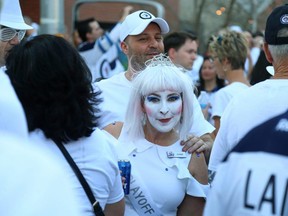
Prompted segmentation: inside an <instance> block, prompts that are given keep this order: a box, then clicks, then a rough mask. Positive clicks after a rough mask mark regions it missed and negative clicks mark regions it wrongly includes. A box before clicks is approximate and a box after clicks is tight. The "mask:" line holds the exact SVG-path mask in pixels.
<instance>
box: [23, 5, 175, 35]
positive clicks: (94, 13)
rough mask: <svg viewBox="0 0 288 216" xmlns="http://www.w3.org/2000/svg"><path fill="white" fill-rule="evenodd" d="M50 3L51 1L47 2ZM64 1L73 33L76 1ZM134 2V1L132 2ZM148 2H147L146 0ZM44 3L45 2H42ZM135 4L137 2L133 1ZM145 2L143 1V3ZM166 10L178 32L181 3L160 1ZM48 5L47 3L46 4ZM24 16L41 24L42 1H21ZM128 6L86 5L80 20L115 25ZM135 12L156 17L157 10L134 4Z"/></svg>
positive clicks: (67, 18) (65, 11) (67, 26)
mask: <svg viewBox="0 0 288 216" xmlns="http://www.w3.org/2000/svg"><path fill="white" fill-rule="evenodd" d="M47 1H50V0H47ZM63 1H64V11H63V13H64V24H65V26H66V28H67V32H68V33H71V32H72V26H73V17H72V15H73V8H74V5H75V3H76V2H77V1H76V0H63ZM132 1H133V0H132ZM146 1H147V0H146ZM42 2H43V0H42ZM133 2H135V1H133ZM142 2H143V1H142ZM156 2H159V3H161V4H162V5H163V7H164V8H165V10H164V11H165V16H164V18H165V19H166V20H167V22H168V23H169V25H170V27H171V29H173V30H178V29H177V28H178V26H179V24H178V23H179V17H178V9H179V1H178V0H177V1H175V0H168V1H165V2H164V3H163V1H161V0H158V1H156ZM45 3H46V2H45ZM20 4H21V8H22V12H23V15H27V16H29V17H30V18H31V19H32V20H33V21H34V22H37V23H38V24H41V0H20ZM125 5H127V3H123V1H121V0H119V1H117V0H115V2H114V3H113V2H98V3H85V4H83V5H81V7H79V19H84V18H88V17H95V18H96V19H97V20H98V21H99V22H100V23H101V24H103V25H104V28H105V25H106V24H107V26H109V24H111V23H115V22H116V21H117V20H118V19H119V18H120V16H121V9H122V8H123V7H124V6H125ZM131 5H133V6H134V8H135V10H138V9H144V10H148V11H150V12H152V13H153V14H155V15H156V11H157V10H156V9H155V8H154V7H151V6H147V5H143V4H137V3H132V4H131Z"/></svg>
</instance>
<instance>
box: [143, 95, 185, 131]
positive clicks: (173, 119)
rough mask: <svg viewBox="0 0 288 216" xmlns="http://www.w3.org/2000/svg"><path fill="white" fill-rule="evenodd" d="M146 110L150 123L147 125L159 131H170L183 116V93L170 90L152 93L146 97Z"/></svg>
mask: <svg viewBox="0 0 288 216" xmlns="http://www.w3.org/2000/svg"><path fill="white" fill-rule="evenodd" d="M144 111H145V112H146V114H147V118H148V122H149V123H150V124H147V126H149V125H151V126H152V127H153V128H154V129H156V130H157V131H159V132H163V133H166V132H170V131H171V130H172V129H173V128H174V127H175V126H176V125H177V124H178V123H179V121H180V118H181V114H182V98H181V95H180V93H179V92H175V91H169V90H165V91H159V92H154V93H151V94H149V95H147V96H146V97H145V100H144Z"/></svg>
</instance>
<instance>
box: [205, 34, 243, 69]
mask: <svg viewBox="0 0 288 216" xmlns="http://www.w3.org/2000/svg"><path fill="white" fill-rule="evenodd" d="M209 47H210V49H211V51H212V54H213V55H216V56H217V58H219V61H220V62H222V61H223V60H224V59H228V60H229V62H230V64H231V67H232V69H240V68H241V69H243V68H244V64H245V61H246V58H247V51H248V41H247V39H246V38H245V36H244V35H243V34H242V33H240V32H235V31H227V32H225V33H223V34H222V35H219V36H217V37H216V36H213V37H212V41H211V42H210V44H209Z"/></svg>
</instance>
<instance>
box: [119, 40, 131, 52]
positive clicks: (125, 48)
mask: <svg viewBox="0 0 288 216" xmlns="http://www.w3.org/2000/svg"><path fill="white" fill-rule="evenodd" d="M120 47H121V49H122V52H123V53H124V54H125V55H128V50H129V47H128V45H127V44H126V43H125V41H122V42H121V43H120Z"/></svg>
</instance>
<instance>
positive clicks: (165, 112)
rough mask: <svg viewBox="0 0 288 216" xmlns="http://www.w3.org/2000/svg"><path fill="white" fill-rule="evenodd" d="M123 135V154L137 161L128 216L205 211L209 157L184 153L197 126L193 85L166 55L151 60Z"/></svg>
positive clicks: (140, 76)
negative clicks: (192, 130)
mask: <svg viewBox="0 0 288 216" xmlns="http://www.w3.org/2000/svg"><path fill="white" fill-rule="evenodd" d="M133 88H134V89H133V90H134V91H133V92H132V94H131V96H130V101H129V105H128V109H127V113H126V118H125V122H124V126H123V130H122V133H121V135H120V138H119V146H118V147H119V149H118V153H119V158H120V159H123V160H129V161H130V163H131V182H130V193H129V195H127V196H126V198H125V200H126V209H125V215H129V216H132V215H133V216H134V215H135V216H136V215H146V214H147V213H149V215H165V216H166V215H202V211H203V207H204V204H205V197H206V192H207V190H208V173H207V165H206V162H205V158H204V155H203V154H202V153H200V154H198V153H194V154H192V155H190V154H188V153H186V152H182V147H181V145H179V142H180V140H182V139H185V138H186V136H187V135H188V134H189V130H190V128H191V126H192V124H197V122H192V119H193V118H192V115H193V113H192V110H193V106H192V103H193V89H194V87H193V84H192V82H191V81H190V79H189V77H187V75H185V74H184V73H183V71H182V69H181V68H178V67H176V66H175V65H174V64H173V63H172V62H171V60H170V59H169V58H168V57H166V56H165V55H163V54H161V55H158V56H155V57H154V58H153V59H151V60H148V61H147V62H146V68H145V69H144V70H143V71H141V73H139V74H138V75H137V76H136V77H135V78H134V80H133Z"/></svg>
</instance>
